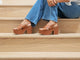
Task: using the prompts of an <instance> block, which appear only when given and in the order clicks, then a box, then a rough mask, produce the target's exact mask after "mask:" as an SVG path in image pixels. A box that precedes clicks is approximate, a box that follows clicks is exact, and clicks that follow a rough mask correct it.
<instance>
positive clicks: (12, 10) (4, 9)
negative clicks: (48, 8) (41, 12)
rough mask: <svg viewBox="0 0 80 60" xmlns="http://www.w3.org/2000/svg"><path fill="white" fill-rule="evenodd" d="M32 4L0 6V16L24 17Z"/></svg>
mask: <svg viewBox="0 0 80 60" xmlns="http://www.w3.org/2000/svg"><path fill="white" fill-rule="evenodd" d="M31 7H32V6H0V17H25V16H26V15H27V14H28V12H29V11H30V9H31Z"/></svg>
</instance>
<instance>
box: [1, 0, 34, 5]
mask: <svg viewBox="0 0 80 60" xmlns="http://www.w3.org/2000/svg"><path fill="white" fill-rule="evenodd" d="M35 2H36V0H28V1H27V0H16V1H15V0H7V1H6V0H2V3H1V4H0V6H33V5H34V3H35Z"/></svg>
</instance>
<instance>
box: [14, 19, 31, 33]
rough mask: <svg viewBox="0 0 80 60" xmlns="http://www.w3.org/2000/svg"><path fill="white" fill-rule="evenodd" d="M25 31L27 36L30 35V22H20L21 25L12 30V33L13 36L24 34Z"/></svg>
mask: <svg viewBox="0 0 80 60" xmlns="http://www.w3.org/2000/svg"><path fill="white" fill-rule="evenodd" d="M25 31H27V33H28V34H31V33H32V26H31V22H30V21H29V20H27V19H25V20H24V21H22V23H21V24H20V25H19V26H18V27H17V28H14V29H13V32H14V33H15V34H24V33H25Z"/></svg>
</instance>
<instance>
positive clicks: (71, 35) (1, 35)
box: [0, 33, 80, 39]
mask: <svg viewBox="0 0 80 60" xmlns="http://www.w3.org/2000/svg"><path fill="white" fill-rule="evenodd" d="M0 38H26V39H28V38H30V39H31V38H39V39H41V38H43V39H56V38H76V39H78V38H80V33H64V34H58V35H40V34H39V33H34V34H21V35H15V34H14V33H0Z"/></svg>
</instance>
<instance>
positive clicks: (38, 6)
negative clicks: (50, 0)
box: [25, 0, 45, 25]
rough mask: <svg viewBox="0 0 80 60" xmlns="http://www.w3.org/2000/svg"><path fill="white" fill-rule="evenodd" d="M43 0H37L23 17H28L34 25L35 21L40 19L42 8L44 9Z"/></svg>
mask: <svg viewBox="0 0 80 60" xmlns="http://www.w3.org/2000/svg"><path fill="white" fill-rule="evenodd" d="M44 1H45V0H37V2H36V3H35V5H34V6H33V7H32V9H31V10H30V12H29V13H28V15H27V16H26V17H25V19H28V20H29V21H31V22H32V23H33V25H36V24H37V22H38V21H39V20H40V19H41V17H42V14H43V10H44Z"/></svg>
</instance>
